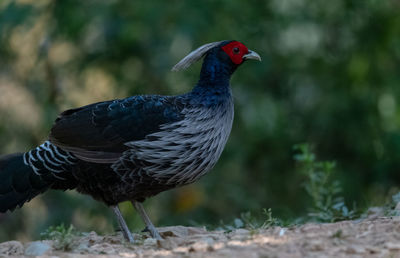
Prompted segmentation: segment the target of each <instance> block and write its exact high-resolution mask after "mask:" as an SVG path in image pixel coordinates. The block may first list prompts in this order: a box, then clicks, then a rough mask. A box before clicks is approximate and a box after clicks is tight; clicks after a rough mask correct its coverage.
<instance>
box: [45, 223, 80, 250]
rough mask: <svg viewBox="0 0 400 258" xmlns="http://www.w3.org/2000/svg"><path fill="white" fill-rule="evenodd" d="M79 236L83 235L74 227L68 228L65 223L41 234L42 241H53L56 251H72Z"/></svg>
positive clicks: (51, 227)
mask: <svg viewBox="0 0 400 258" xmlns="http://www.w3.org/2000/svg"><path fill="white" fill-rule="evenodd" d="M79 235H81V233H80V232H78V231H77V230H76V229H75V228H74V226H73V225H70V226H69V227H68V228H66V227H65V225H64V223H62V224H60V225H58V226H50V227H49V228H48V229H46V230H45V231H44V232H42V233H41V234H40V236H41V238H42V239H49V240H53V241H54V244H53V247H54V248H55V249H57V250H63V251H68V250H71V249H72V245H73V243H74V239H75V237H76V236H79Z"/></svg>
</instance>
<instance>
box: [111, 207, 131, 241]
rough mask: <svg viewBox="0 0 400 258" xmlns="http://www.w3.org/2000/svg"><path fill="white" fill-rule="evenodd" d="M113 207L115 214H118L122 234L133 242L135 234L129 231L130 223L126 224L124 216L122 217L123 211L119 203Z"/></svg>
mask: <svg viewBox="0 0 400 258" xmlns="http://www.w3.org/2000/svg"><path fill="white" fill-rule="evenodd" d="M111 208H112V209H113V211H114V213H115V215H116V216H117V221H118V224H119V227H120V228H121V230H122V234H123V235H124V237H125V239H126V240H127V241H129V242H130V243H133V236H132V233H131V232H130V231H129V228H128V225H126V222H125V220H124V217H122V214H121V211H120V209H119V207H118V205H115V206H111Z"/></svg>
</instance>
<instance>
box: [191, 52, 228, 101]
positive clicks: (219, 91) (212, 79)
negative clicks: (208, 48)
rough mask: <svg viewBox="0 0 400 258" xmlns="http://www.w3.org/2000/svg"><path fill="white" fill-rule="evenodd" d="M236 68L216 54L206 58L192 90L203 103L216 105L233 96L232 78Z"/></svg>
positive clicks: (195, 96) (192, 93)
mask: <svg viewBox="0 0 400 258" xmlns="http://www.w3.org/2000/svg"><path fill="white" fill-rule="evenodd" d="M234 70H235V68H233V67H231V66H230V65H229V64H225V63H223V62H220V61H219V60H218V59H217V58H216V57H215V56H207V57H206V58H205V59H204V62H203V66H202V68H201V72H200V79H199V81H198V83H197V85H196V86H195V87H194V89H193V90H192V92H191V95H192V97H194V98H196V99H197V101H199V102H200V103H201V104H205V105H214V104H218V103H222V102H225V101H227V100H228V99H230V98H231V89H230V78H231V75H232V73H233V72H234Z"/></svg>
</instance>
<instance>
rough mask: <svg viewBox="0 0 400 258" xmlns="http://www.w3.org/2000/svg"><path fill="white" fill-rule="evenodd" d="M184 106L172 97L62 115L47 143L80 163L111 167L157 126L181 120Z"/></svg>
mask: <svg viewBox="0 0 400 258" xmlns="http://www.w3.org/2000/svg"><path fill="white" fill-rule="evenodd" d="M182 109H183V105H182V103H181V101H180V99H178V98H177V97H172V96H157V95H148V96H133V97H130V98H126V99H121V100H114V101H106V102H99V103H95V104H91V105H88V106H84V107H81V108H76V109H70V110H67V111H64V112H63V113H61V114H60V116H59V117H58V118H57V119H56V121H55V124H54V126H53V128H52V129H51V133H50V136H49V138H50V141H51V142H52V143H53V144H55V145H56V146H58V147H61V148H62V149H64V150H67V151H70V152H73V153H74V154H75V156H77V157H78V158H80V159H83V160H86V161H91V162H97V163H112V162H114V161H116V160H117V159H118V158H119V157H120V156H121V154H122V152H124V151H125V150H127V149H128V147H127V146H126V145H125V143H127V142H130V141H136V140H141V139H144V138H145V137H146V135H149V134H151V133H155V132H157V131H159V130H160V125H163V124H168V123H173V122H176V121H179V120H181V119H183V115H182V113H181V111H182Z"/></svg>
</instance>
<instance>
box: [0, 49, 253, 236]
mask: <svg viewBox="0 0 400 258" xmlns="http://www.w3.org/2000/svg"><path fill="white" fill-rule="evenodd" d="M202 56H205V58H204V62H203V66H202V69H201V73H200V79H199V81H198V83H197V84H196V86H195V87H194V88H193V90H192V91H191V92H189V93H186V94H183V95H178V96H159V95H144V96H133V97H129V98H126V99H119V100H113V101H105V102H99V103H94V104H91V105H87V106H84V107H80V108H76V109H71V110H67V111H65V112H63V113H61V114H60V116H59V117H58V118H57V119H56V121H55V123H54V126H53V127H52V129H51V133H50V136H49V140H48V141H46V142H45V143H43V144H42V145H40V146H39V147H37V148H36V149H33V150H31V151H29V152H26V153H24V154H15V155H12V156H4V157H2V158H1V159H0V212H5V211H7V210H13V209H14V208H15V207H17V206H21V205H22V204H23V203H24V202H26V201H29V200H30V199H31V198H33V197H34V196H36V195H37V194H39V193H42V192H44V191H46V190H47V189H49V188H53V189H62V190H67V189H76V190H77V191H79V192H81V193H84V194H88V195H91V196H92V197H93V198H95V199H96V200H99V201H102V202H104V203H106V204H107V205H109V206H112V207H113V209H114V211H115V213H116V215H117V217H118V218H119V222H120V225H121V228H122V229H123V232H124V236H125V237H126V238H127V239H128V240H129V241H132V238H131V236H130V233H129V231H128V230H127V227H126V225H125V224H124V221H123V219H122V220H121V218H122V217H121V215H120V213H119V209H118V206H117V205H118V203H120V202H123V201H132V202H133V204H134V207H135V208H136V209H137V210H138V211H139V213H140V214H141V216H142V217H143V219H144V221H145V222H146V225H147V227H148V228H149V229H150V230H151V232H152V235H153V236H154V237H159V235H158V233H157V232H156V230H155V229H154V226H153V225H152V224H151V223H150V220H149V219H148V218H147V215H146V214H145V212H144V210H143V208H142V207H141V204H140V203H138V202H142V201H144V200H145V199H146V198H148V197H151V196H153V195H156V194H158V193H159V192H162V191H165V190H168V189H171V188H174V187H176V186H181V185H185V184H189V183H192V182H194V181H196V180H197V179H198V178H200V177H201V176H202V175H204V174H205V173H206V172H208V171H209V170H210V169H211V168H212V167H213V166H214V165H215V163H216V162H217V160H218V158H219V156H220V155H221V152H222V150H223V148H224V145H225V143H226V141H227V139H228V136H229V133H230V130H231V126H232V121H233V100H232V94H231V89H230V83H229V81H230V77H231V75H232V73H233V72H234V71H235V70H236V68H237V67H238V66H239V65H240V64H241V63H242V62H243V61H244V60H246V59H259V56H258V55H257V54H256V53H255V52H252V51H250V50H248V49H247V48H246V47H245V46H244V45H243V44H241V43H240V42H237V41H223V42H216V43H210V44H207V45H204V46H202V47H200V48H199V49H197V50H195V51H193V52H192V53H191V54H189V55H188V56H187V57H185V58H184V59H183V60H182V61H181V62H180V63H178V64H177V65H176V66H175V67H174V69H175V70H179V69H184V68H186V67H188V66H189V65H190V64H191V63H193V62H195V61H197V60H199V59H200V58H201V57H202Z"/></svg>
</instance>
